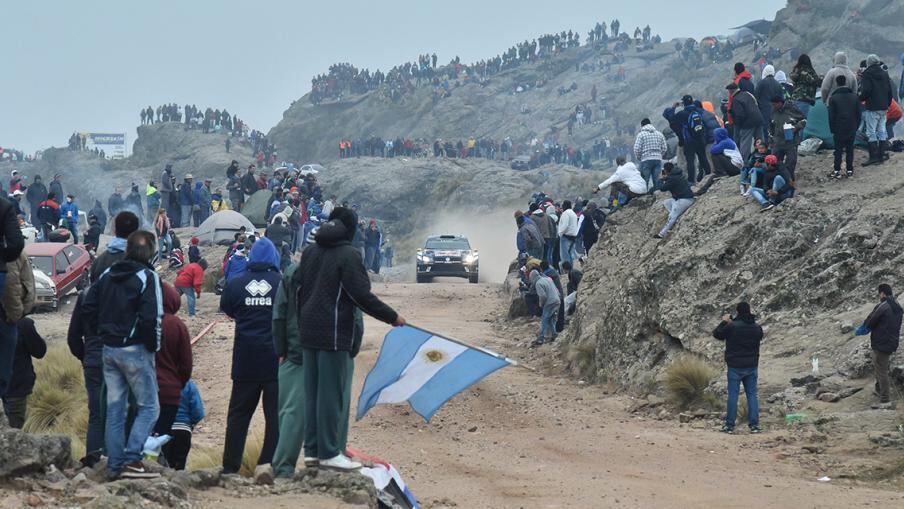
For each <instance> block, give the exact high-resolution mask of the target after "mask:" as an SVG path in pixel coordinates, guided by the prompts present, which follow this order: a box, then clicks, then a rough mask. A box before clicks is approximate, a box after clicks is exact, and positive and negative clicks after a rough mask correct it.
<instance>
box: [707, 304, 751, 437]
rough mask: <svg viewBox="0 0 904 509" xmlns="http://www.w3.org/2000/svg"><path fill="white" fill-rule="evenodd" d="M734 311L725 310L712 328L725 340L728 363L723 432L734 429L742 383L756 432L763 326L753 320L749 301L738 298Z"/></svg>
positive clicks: (748, 419)
mask: <svg viewBox="0 0 904 509" xmlns="http://www.w3.org/2000/svg"><path fill="white" fill-rule="evenodd" d="M735 309H736V311H737V315H735V316H731V315H729V314H726V315H725V316H723V317H722V322H721V323H720V324H719V326H718V327H716V330H714V331H713V337H715V338H716V339H718V340H721V341H725V364H727V365H728V410H727V412H726V414H727V415H726V416H725V425H724V426H722V432H723V433H729V434H731V433H734V427H735V420H737V415H738V396H739V394H740V389H741V383H742V382H743V383H744V393H745V394H747V424H748V426H750V432H751V433H759V432H760V431H761V430H760V407H759V403H758V402H757V395H756V381H757V368H758V367H759V363H760V342H761V341H762V340H763V328H762V327H760V326H759V325H758V324H757V323H756V317H755V316H754V315H753V314H751V312H750V304H748V303H746V302H739V303H738V305H737V307H736V308H735Z"/></svg>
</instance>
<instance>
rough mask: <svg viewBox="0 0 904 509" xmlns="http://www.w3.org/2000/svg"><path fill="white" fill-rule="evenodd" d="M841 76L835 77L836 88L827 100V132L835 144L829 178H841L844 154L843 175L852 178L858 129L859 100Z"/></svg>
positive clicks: (859, 115)
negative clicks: (832, 169)
mask: <svg viewBox="0 0 904 509" xmlns="http://www.w3.org/2000/svg"><path fill="white" fill-rule="evenodd" d="M846 80H847V79H846V78H845V77H844V75H843V74H839V75H838V76H836V77H835V84H836V85H837V86H838V88H836V89H835V92H834V93H833V94H832V97H830V98H829V130H831V131H832V138H833V141H834V142H835V166H834V171H833V172H832V173H831V175H830V176H831V177H833V178H836V179H840V178H841V156H842V154H844V162H845V168H846V169H847V171H846V172H845V175H846V176H847V177H848V178H850V177H853V176H854V139H855V138H856V135H857V129H858V128H859V127H860V117H861V113H860V99H859V98H858V97H857V94H856V93H854V90H853V89H852V88H851V87H849V86H848V83H847V81H846Z"/></svg>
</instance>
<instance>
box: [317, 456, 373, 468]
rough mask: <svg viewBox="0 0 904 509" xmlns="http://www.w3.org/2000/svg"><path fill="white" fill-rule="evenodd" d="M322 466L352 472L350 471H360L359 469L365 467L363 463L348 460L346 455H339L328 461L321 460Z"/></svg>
mask: <svg viewBox="0 0 904 509" xmlns="http://www.w3.org/2000/svg"><path fill="white" fill-rule="evenodd" d="M320 466H321V467H322V468H330V469H333V470H346V471H350V470H358V469H359V468H361V467H363V466H364V465H362V464H361V463H358V462H357V461H352V460H350V459H349V458H348V456H346V455H344V454H338V455H336V456H334V457H332V458H330V459H328V460H321V461H320Z"/></svg>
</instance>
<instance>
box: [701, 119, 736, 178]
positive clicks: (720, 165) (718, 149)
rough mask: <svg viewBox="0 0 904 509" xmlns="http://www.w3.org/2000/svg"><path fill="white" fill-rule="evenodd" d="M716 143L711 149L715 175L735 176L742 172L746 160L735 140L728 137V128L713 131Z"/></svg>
mask: <svg viewBox="0 0 904 509" xmlns="http://www.w3.org/2000/svg"><path fill="white" fill-rule="evenodd" d="M713 136H715V139H716V143H715V144H714V145H713V146H712V148H710V149H709V153H710V154H711V155H712V157H713V175H715V176H716V177H726V176H729V177H734V176H735V175H738V174H739V173H740V168H741V166H743V165H744V160H743V159H741V152H740V151H739V150H738V146H737V145H736V144H735V142H734V141H733V140H732V139H731V138H729V137H728V130H727V129H725V128H722V127H720V128H718V129H716V130H715V131H713Z"/></svg>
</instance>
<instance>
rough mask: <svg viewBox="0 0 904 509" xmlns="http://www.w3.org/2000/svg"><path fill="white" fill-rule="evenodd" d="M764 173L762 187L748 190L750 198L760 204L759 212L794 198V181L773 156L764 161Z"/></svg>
mask: <svg viewBox="0 0 904 509" xmlns="http://www.w3.org/2000/svg"><path fill="white" fill-rule="evenodd" d="M765 163H766V172H765V174H764V177H763V178H764V182H763V187H762V188H760V187H759V186H757V187H754V188H752V189H751V190H750V196H753V199H754V200H756V201H757V203H759V204H760V207H762V208H761V209H760V211H761V212H765V211H767V210H770V209H772V208H773V207H775V206H776V205H778V204H779V203H781V202H783V201H785V200H787V199H788V198H791V197H792V196H794V179H793V178H791V174H790V173H788V170H786V169H785V168H784V166H782V165H781V163H779V162H778V158H777V157H775V156H774V155H771V154H770V155H768V156H766V159H765Z"/></svg>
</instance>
